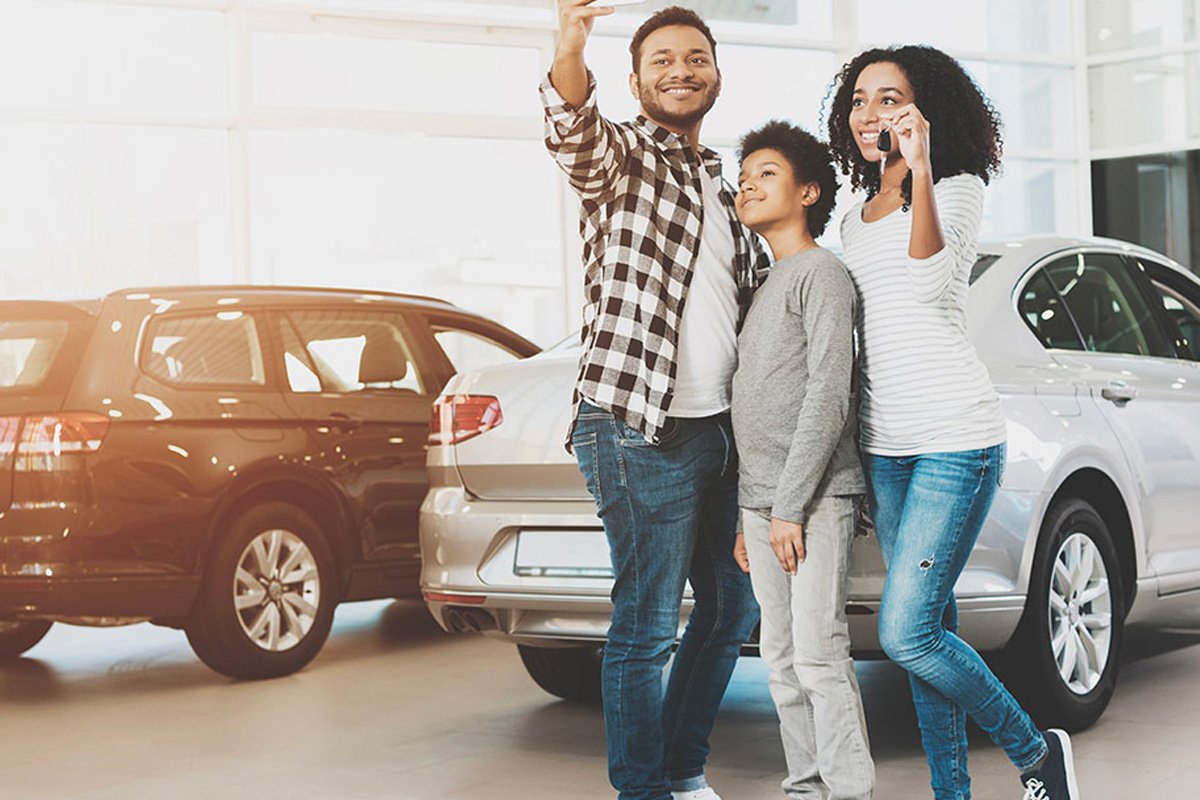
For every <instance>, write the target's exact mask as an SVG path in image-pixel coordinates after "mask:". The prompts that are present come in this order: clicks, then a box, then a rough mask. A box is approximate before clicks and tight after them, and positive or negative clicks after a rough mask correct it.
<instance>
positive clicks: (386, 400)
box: [0, 286, 538, 678]
mask: <svg viewBox="0 0 1200 800" xmlns="http://www.w3.org/2000/svg"><path fill="white" fill-rule="evenodd" d="M537 350H538V348H537V347H536V346H535V345H533V344H531V343H530V342H528V341H527V340H525V339H523V338H522V337H520V336H518V335H517V334H515V333H513V332H512V331H509V330H507V329H506V328H504V327H502V326H500V325H497V324H496V323H494V322H490V321H488V320H487V319H484V318H482V317H479V316H476V315H474V314H471V313H468V312H465V311H462V310H461V309H458V308H455V307H454V306H452V305H450V304H449V303H446V302H443V301H440V300H436V299H433V298H427V297H417V296H410V295H398V294H388V293H383V292H369V291H351V290H338V289H306V288H290V287H250V286H229V287H221V286H205V287H171V288H148V289H134V290H124V291H120V292H115V293H113V294H110V295H108V296H107V297H105V298H103V299H102V300H95V301H87V302H73V303H66V302H62V303H60V302H30V301H21V302H15V301H9V302H0V655H5V656H14V655H17V654H19V653H22V652H24V651H25V650H28V649H29V648H30V647H32V646H33V645H34V644H36V643H37V642H38V641H39V640H40V639H41V638H42V637H43V636H44V635H45V634H46V631H47V630H48V629H49V628H50V625H51V623H52V622H53V621H62V622H71V623H76V624H84V625H117V624H125V623H131V622H140V621H145V620H150V621H152V622H155V623H158V624H162V625H169V626H172V627H178V628H182V629H183V630H185V631H186V632H187V636H188V640H189V641H190V642H191V644H192V647H193V649H194V650H195V651H196V654H197V655H198V656H199V657H200V658H201V659H202V660H203V661H204V663H206V664H208V665H209V666H210V667H212V668H213V669H215V670H217V671H218V672H221V673H224V674H226V675H230V676H234V677H241V678H264V677H272V676H277V675H283V674H286V673H289V672H292V671H294V670H297V669H299V668H300V667H302V666H304V665H305V664H306V663H308V662H309V661H310V660H311V659H312V658H313V657H314V656H315V655H316V654H317V652H318V651H319V650H320V648H321V646H322V645H323V644H324V642H325V639H326V636H327V635H328V633H329V627H330V623H331V622H332V619H333V611H334V607H335V606H336V605H337V603H339V602H342V601H346V600H367V599H375V598H386V597H397V596H406V595H411V596H417V595H418V594H419V592H418V584H417V579H418V575H419V571H420V565H419V552H418V544H417V518H418V511H419V508H420V505H421V501H422V499H423V498H424V496H425V491H426V486H427V481H426V474H425V448H426V441H427V437H428V434H429V432H430V431H429V429H430V414H431V411H430V409H431V406H432V402H433V400H434V399H435V398H436V397H437V396H438V393H439V392H440V391H441V389H442V386H443V385H444V384H445V383H446V381H447V380H448V379H449V378H450V376H451V375H453V374H454V373H456V372H458V371H460V370H467V369H474V368H477V367H479V366H481V365H486V364H489V363H499V362H501V361H504V360H508V359H517V358H523V357H526V356H529V355H532V354H534V353H536V352H537Z"/></svg>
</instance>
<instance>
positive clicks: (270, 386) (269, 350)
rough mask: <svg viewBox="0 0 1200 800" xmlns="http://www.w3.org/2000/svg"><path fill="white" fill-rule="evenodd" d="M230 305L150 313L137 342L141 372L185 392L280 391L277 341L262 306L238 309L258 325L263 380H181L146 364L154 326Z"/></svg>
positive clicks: (256, 330)
mask: <svg viewBox="0 0 1200 800" xmlns="http://www.w3.org/2000/svg"><path fill="white" fill-rule="evenodd" d="M229 310H230V309H228V308H212V309H198V308H189V309H181V310H179V311H173V312H167V313H165V314H148V315H147V316H146V320H145V323H144V325H143V328H142V331H141V333H140V335H139V337H138V339H139V341H138V345H137V350H136V353H137V371H138V374H140V375H142V376H143V377H145V378H148V379H150V380H152V381H154V382H155V383H159V384H161V385H163V386H169V387H171V388H172V389H175V390H178V391H181V392H191V391H202V392H211V391H228V392H262V393H274V392H277V391H278V373H277V372H276V370H275V350H276V348H275V341H274V339H273V338H272V337H271V336H270V330H268V329H267V328H265V327H264V317H266V316H267V314H266V312H265V310H264V309H262V308H244V307H241V306H239V307H238V308H237V309H236V310H237V311H240V312H241V313H242V314H244V315H246V316H247V317H249V318H250V320H251V322H252V323H253V325H254V332H255V334H256V336H257V339H258V350H259V355H260V357H261V358H262V364H263V382H262V383H219V382H214V383H180V382H179V381H175V380H171V378H170V377H168V376H166V375H159V374H157V373H155V372H151V371H150V369H148V368H147V366H146V355H147V353H148V352H149V351H150V344H151V342H152V340H153V333H154V326H155V325H156V324H161V322H162V321H164V320H173V319H186V318H197V317H209V316H215V315H217V314H219V313H222V312H223V311H229Z"/></svg>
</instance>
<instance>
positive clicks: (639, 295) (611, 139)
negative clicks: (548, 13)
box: [540, 71, 770, 446]
mask: <svg viewBox="0 0 1200 800" xmlns="http://www.w3.org/2000/svg"><path fill="white" fill-rule="evenodd" d="M540 91H541V97H542V108H543V111H544V116H545V131H546V148H547V149H548V150H549V151H550V154H551V155H552V156H553V157H554V160H555V162H557V164H558V166H559V168H561V169H562V171H563V172H564V173H566V176H567V180H568V182H569V183H570V184H571V188H572V189H574V190H575V192H576V194H578V195H579V199H580V218H579V231H580V234H581V235H582V237H583V282H584V288H583V294H584V307H583V331H582V338H581V343H582V345H583V350H582V353H581V354H580V359H579V373H578V376H577V379H576V383H575V398H574V399H575V402H574V407H575V414H578V411H579V400H580V399H581V398H584V397H586V398H587V399H588V400H589V401H591V402H592V403H594V404H595V405H597V406H600V407H601V408H605V409H607V410H609V411H611V412H612V413H613V414H614V415H615V416H616V417H617V418H618V419H620V420H621V421H623V422H624V423H625V424H626V425H628V426H630V427H631V428H635V429H637V430H638V431H640V432H641V433H642V435H643V436H645V437H646V440H647V441H649V442H653V443H657V442H658V441H659V436H660V434H661V433H662V431H663V429H664V428H665V427H666V422H667V415H668V414H669V413H670V408H671V401H672V399H673V397H674V393H675V377H676V372H677V367H678V358H679V357H678V346H679V330H680V327H681V324H682V319H683V316H684V308H685V306H686V303H687V298H688V288H689V287H690V285H691V283H692V278H693V277H694V275H695V271H696V257H697V255H698V254H699V252H700V248H701V242H702V234H703V229H704V227H705V226H706V225H721V226H724V227H725V229H726V230H727V231H728V232H729V236H730V237H731V238H732V240H733V264H732V272H733V280H734V283H735V284H736V292H737V298H736V299H737V305H738V308H739V309H741V312H740V314H739V317H740V316H743V315H744V314H745V311H746V309H748V308H749V307H750V300H751V298H752V297H753V295H754V290H755V289H756V288H757V287H758V284H759V283H760V282H761V276H760V270H761V271H762V273H763V274H765V272H766V270H767V268H769V265H770V261H769V259H767V257H766V255H765V253H764V252H763V251H762V248H761V246H760V245H759V243H758V241H757V240H756V239H755V238H754V236H752V235H751V234H750V232H749V231H747V230H746V229H745V228H743V227H742V225H741V223H739V222H738V219H737V212H736V211H735V210H734V192H733V189H732V188H731V187H730V186H729V185H728V184H727V183H725V182H724V181H722V179H721V157H720V155H718V154H717V152H716V151H715V150H710V149H708V148H700V152H699V154H698V155H697V154H696V153H693V152H692V149H691V147H689V146H688V141H687V139H686V137H684V136H680V135H679V134H676V133H672V132H671V131H669V130H667V129H666V128H663V127H661V126H659V125H656V124H655V123H654V122H652V121H650V120H649V119H647V118H646V117H644V116H640V115H639V116H638V117H637V119H635V120H633V121H632V122H620V123H617V122H611V121H610V120H608V119H606V118H605V117H604V116H602V115H601V114H600V112H599V110H598V109H597V107H596V80H595V78H594V77H593V76H592V74H591V72H590V71H589V72H588V92H587V98H586V99H585V100H584V102H583V105H582V106H579V107H575V106H573V105H571V104H570V103H568V102H567V101H566V100H564V99H563V97H562V96H561V95H560V94H559V93H558V92H557V91H556V90H555V89H554V86H553V85H552V84H551V83H550V78H549V76H547V77H546V79H545V80H543V81H542V84H541V87H540ZM702 173H707V175H708V176H709V177H710V178H711V179H713V180H714V181H717V182H719V183H720V190H719V197H720V202H719V204H718V205H717V207H716V208H707V207H705V204H704V199H703V185H702V181H701V174H702ZM573 429H574V425H572V430H573ZM569 437H570V432H568V446H569Z"/></svg>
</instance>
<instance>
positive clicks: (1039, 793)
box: [1022, 778, 1050, 800]
mask: <svg viewBox="0 0 1200 800" xmlns="http://www.w3.org/2000/svg"><path fill="white" fill-rule="evenodd" d="M1022 800H1050V795H1049V794H1047V793H1046V784H1044V783H1042V782H1041V781H1039V780H1038V779H1037V778H1030V779H1029V780H1027V781H1025V797H1023V798H1022Z"/></svg>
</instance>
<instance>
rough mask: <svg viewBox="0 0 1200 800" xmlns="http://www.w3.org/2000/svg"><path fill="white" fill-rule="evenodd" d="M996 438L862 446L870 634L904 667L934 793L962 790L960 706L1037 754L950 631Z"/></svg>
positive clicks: (995, 464) (945, 798) (994, 476)
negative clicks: (896, 447) (872, 565)
mask: <svg viewBox="0 0 1200 800" xmlns="http://www.w3.org/2000/svg"><path fill="white" fill-rule="evenodd" d="M1004 457H1005V447H1004V445H1002V444H1001V445H996V446H995V447H988V448H985V449H981V450H963V451H960V452H954V453H923V454H921V455H915V456H903V457H890V456H876V455H870V454H865V455H864V456H863V469H864V471H865V472H866V476H867V483H868V485H869V486H870V489H871V510H872V515H873V517H874V520H875V530H876V532H877V533H878V535H879V545H880V547H881V549H882V550H883V558H884V561H885V562H886V563H887V567H888V573H887V580H886V582H885V583H884V586H883V601H882V603H881V605H880V609H879V641H880V644H881V645H882V646H883V649H884V652H885V653H887V655H888V657H889V658H891V659H892V660H893V661H895V662H896V663H897V664H899V665H900V666H902V667H904V669H906V670H907V671H908V674H909V682H910V684H911V685H912V695H913V705H914V706H915V707H916V712H917V722H918V723H919V725H920V727H921V744H922V745H923V746H924V748H925V755H926V756H927V757H928V759H929V769H930V772H931V774H932V780H931V783H932V786H933V794H934V797H935V798H937V800H967V799H968V798H970V796H971V778H970V776H969V775H968V774H967V728H966V723H967V720H966V715H967V714H970V715H971V717H972V719H974V720H975V721H976V722H977V723H978V724H979V726H980V727H981V728H983V730H985V731H986V732H987V733H988V734H989V735H990V736H991V737H992V740H993V741H994V742H995V743H996V744H997V745H999V746H1000V747H1001V748H1002V749H1003V750H1004V752H1005V753H1007V754H1008V757H1009V759H1010V760H1011V761H1012V762H1013V764H1015V765H1016V767H1017V768H1018V769H1019V770H1021V771H1025V770H1027V769H1029V768H1030V767H1032V766H1033V765H1034V764H1036V763H1037V762H1038V761H1039V760H1040V759H1041V758H1042V756H1044V755H1045V754H1046V741H1045V739H1044V738H1043V736H1042V734H1041V733H1040V732H1039V731H1038V729H1037V726H1036V725H1034V723H1033V720H1031V719H1030V717H1029V715H1028V714H1027V713H1025V711H1024V710H1023V709H1022V708H1021V706H1020V705H1018V704H1017V701H1016V699H1014V698H1013V696H1012V694H1010V693H1009V691H1008V690H1007V689H1005V688H1004V685H1003V684H1002V683H1001V682H1000V681H999V679H998V678H996V676H995V675H994V674H993V673H992V671H991V670H990V669H989V668H988V666H987V665H986V664H985V663H984V662H983V659H981V658H980V657H979V654H978V653H976V652H975V651H974V650H973V649H971V646H970V645H968V644H967V643H966V642H964V641H963V640H962V639H960V638H959V637H958V636H957V634H956V633H955V632H956V631H957V629H958V612H957V609H956V607H955V605H954V584H955V583H956V582H957V581H958V576H959V575H960V574H962V571H963V568H964V567H965V566H966V564H967V558H968V557H969V556H970V555H971V548H973V547H974V546H975V540H976V539H977V538H979V532H980V530H981V529H982V528H983V522H984V520H985V519H986V518H987V513H988V509H990V508H991V505H992V499H993V498H994V497H995V495H996V490H997V489H998V488H999V485H1000V480H1001V478H1002V473H1003V469H1004Z"/></svg>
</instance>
